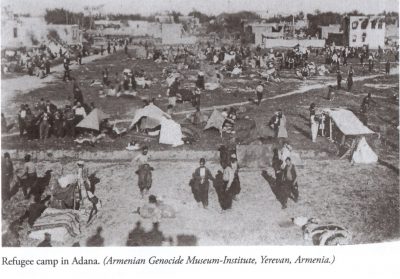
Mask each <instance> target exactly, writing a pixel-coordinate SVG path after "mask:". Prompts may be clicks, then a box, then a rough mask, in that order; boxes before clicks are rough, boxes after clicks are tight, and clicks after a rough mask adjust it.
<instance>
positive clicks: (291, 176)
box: [283, 157, 299, 208]
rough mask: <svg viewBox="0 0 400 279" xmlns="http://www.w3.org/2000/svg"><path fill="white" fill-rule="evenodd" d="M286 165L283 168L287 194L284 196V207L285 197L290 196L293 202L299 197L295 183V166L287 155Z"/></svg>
mask: <svg viewBox="0 0 400 279" xmlns="http://www.w3.org/2000/svg"><path fill="white" fill-rule="evenodd" d="M285 162H286V166H285V168H284V170H283V182H284V184H286V187H287V190H288V194H289V195H288V196H286V197H285V203H284V207H285V208H286V203H287V198H289V197H290V198H292V199H293V201H294V202H297V201H298V199H299V186H298V184H297V172H296V168H295V166H294V165H293V164H292V160H291V159H290V157H287V158H286V160H285Z"/></svg>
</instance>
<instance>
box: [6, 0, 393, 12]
mask: <svg viewBox="0 0 400 279" xmlns="http://www.w3.org/2000/svg"><path fill="white" fill-rule="evenodd" d="M100 4H104V8H103V11H104V12H105V13H109V12H112V13H141V14H143V15H149V14H152V13H155V12H162V11H167V10H177V11H180V12H182V13H183V14H187V13H189V12H190V11H192V10H193V9H196V10H198V11H201V12H204V13H207V14H214V15H216V14H219V13H222V12H237V11H242V10H247V11H266V10H268V11H270V12H271V13H272V14H276V13H285V14H290V13H298V12H299V11H303V12H305V13H309V12H313V11H314V10H316V9H319V10H320V11H334V12H341V13H342V12H349V11H352V10H355V9H356V10H358V11H360V12H363V13H367V14H373V13H379V12H382V11H383V10H386V11H398V10H399V0H247V1H245V0H2V1H1V6H2V7H3V6H5V5H9V6H10V7H11V8H12V10H13V11H14V12H16V13H30V14H31V15H41V14H44V11H45V9H46V8H65V9H69V10H73V11H82V10H83V7H84V6H86V5H90V6H95V5H100Z"/></svg>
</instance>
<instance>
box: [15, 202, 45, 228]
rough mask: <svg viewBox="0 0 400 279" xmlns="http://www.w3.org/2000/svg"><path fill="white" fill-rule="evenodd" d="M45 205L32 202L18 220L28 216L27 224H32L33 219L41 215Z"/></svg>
mask: <svg viewBox="0 0 400 279" xmlns="http://www.w3.org/2000/svg"><path fill="white" fill-rule="evenodd" d="M46 208H47V207H46V206H45V205H44V204H43V203H41V202H38V203H36V202H35V203H32V204H31V205H30V206H29V208H28V210H27V211H26V212H25V214H24V215H23V216H22V217H21V218H20V220H24V219H25V218H26V217H28V224H29V226H31V227H32V226H33V224H34V223H35V221H36V220H37V219H38V218H39V217H40V215H42V213H43V211H45V209H46Z"/></svg>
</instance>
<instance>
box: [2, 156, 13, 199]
mask: <svg viewBox="0 0 400 279" xmlns="http://www.w3.org/2000/svg"><path fill="white" fill-rule="evenodd" d="M13 175H14V166H13V163H12V161H11V157H10V154H9V153H8V152H5V153H4V157H3V159H2V160H1V199H2V201H5V200H8V199H9V197H10V182H11V179H12V178H13Z"/></svg>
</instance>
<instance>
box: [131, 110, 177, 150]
mask: <svg viewBox="0 0 400 279" xmlns="http://www.w3.org/2000/svg"><path fill="white" fill-rule="evenodd" d="M139 121H140V128H141V129H154V128H156V127H158V126H160V127H161V130H160V139H159V143H163V144H171V145H175V146H177V145H181V144H183V141H182V130H181V125H179V124H178V123H176V122H175V121H174V120H172V119H171V116H170V115H169V114H167V113H165V112H164V111H162V110H161V109H160V108H159V107H157V106H155V105H154V104H150V105H148V106H145V107H144V108H141V109H139V110H137V111H136V113H135V117H134V118H133V120H132V123H131V125H130V126H129V128H130V129H131V128H132V127H133V126H134V125H137V124H138V123H139Z"/></svg>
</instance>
